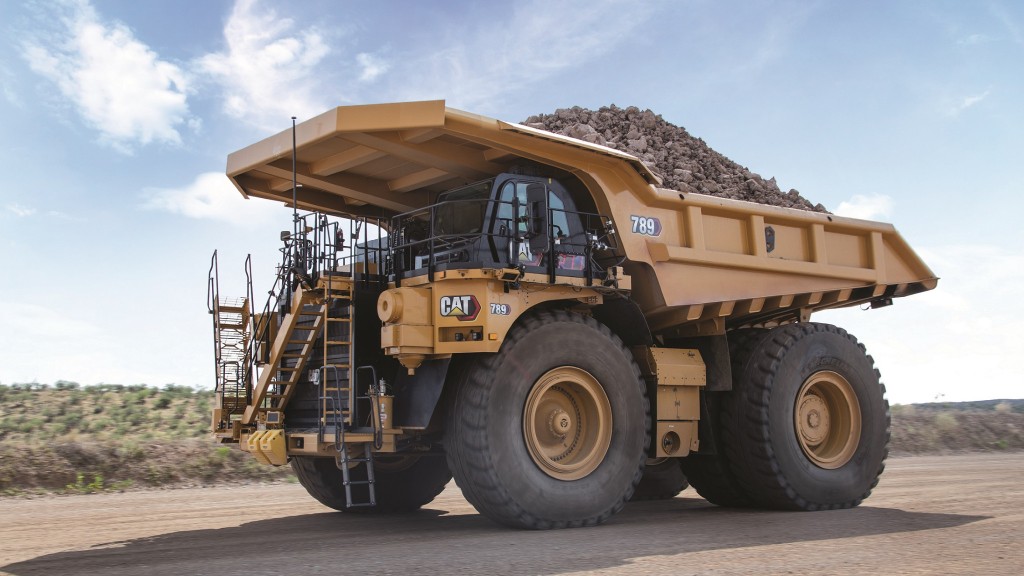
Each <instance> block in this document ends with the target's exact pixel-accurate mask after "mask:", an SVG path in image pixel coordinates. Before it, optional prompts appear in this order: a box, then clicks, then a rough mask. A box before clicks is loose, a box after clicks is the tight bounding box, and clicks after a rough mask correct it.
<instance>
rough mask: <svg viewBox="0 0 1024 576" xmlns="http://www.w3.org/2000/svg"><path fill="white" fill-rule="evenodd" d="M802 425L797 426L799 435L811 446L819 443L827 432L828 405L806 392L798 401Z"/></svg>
mask: <svg viewBox="0 0 1024 576" xmlns="http://www.w3.org/2000/svg"><path fill="white" fill-rule="evenodd" d="M798 418H800V419H801V420H802V421H803V422H804V425H803V426H801V427H800V428H799V430H800V434H801V436H803V439H804V441H806V442H807V443H808V444H809V445H811V446H817V445H819V444H821V442H822V440H824V439H825V438H826V437H827V436H828V433H829V415H828V407H827V406H825V402H824V401H823V400H822V399H821V398H819V397H817V396H814V395H812V394H808V395H807V396H805V397H804V399H803V400H802V401H801V402H800V408H799V415H798Z"/></svg>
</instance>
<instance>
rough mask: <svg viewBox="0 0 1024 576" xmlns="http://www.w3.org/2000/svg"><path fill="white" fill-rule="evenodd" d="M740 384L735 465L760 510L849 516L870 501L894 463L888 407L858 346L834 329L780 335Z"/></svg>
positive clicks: (731, 449)
mask: <svg viewBox="0 0 1024 576" xmlns="http://www.w3.org/2000/svg"><path fill="white" fill-rule="evenodd" d="M734 376H735V377H736V382H735V383H736V388H735V389H734V391H733V399H732V400H733V402H732V406H731V410H730V411H729V418H730V421H729V422H726V423H724V426H725V427H727V428H730V429H731V433H730V434H727V435H726V437H725V448H726V454H727V460H728V462H729V465H730V467H731V469H732V471H733V473H734V474H735V475H736V478H737V479H738V480H739V481H740V483H741V485H742V487H743V489H744V491H745V492H746V493H747V494H749V495H750V496H751V498H752V499H753V500H754V501H755V502H756V503H757V504H758V505H760V506H763V507H767V508H777V509H792V510H827V509H835V508H849V507H851V506H856V505H858V504H859V503H860V502H861V501H862V500H864V498H866V497H867V496H868V495H869V494H870V493H871V490H872V488H874V486H875V485H876V484H877V483H878V478H879V475H880V474H881V473H882V470H883V468H884V467H885V458H886V456H887V455H888V443H889V405H888V402H886V400H885V388H884V387H883V386H882V385H881V383H880V382H879V376H878V371H877V370H875V368H874V362H873V360H872V359H871V357H870V356H868V355H867V354H866V353H865V351H864V347H863V346H861V345H860V344H859V343H858V342H857V340H856V338H854V337H853V336H851V335H849V334H847V333H846V331H844V330H842V329H840V328H837V327H835V326H831V325H828V324H815V323H801V324H789V325H786V326H781V327H779V328H776V329H774V330H772V331H771V332H770V333H769V334H768V336H767V337H766V338H763V339H761V340H760V341H759V342H758V344H757V347H756V349H755V350H754V351H753V352H752V356H751V361H750V362H748V363H747V364H746V366H745V367H744V370H743V371H742V372H740V373H739V374H736V375H734Z"/></svg>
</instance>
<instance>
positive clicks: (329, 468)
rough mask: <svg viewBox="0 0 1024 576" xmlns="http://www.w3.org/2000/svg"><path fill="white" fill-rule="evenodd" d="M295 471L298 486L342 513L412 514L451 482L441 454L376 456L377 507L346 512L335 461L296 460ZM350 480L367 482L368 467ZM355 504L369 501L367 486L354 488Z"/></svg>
mask: <svg viewBox="0 0 1024 576" xmlns="http://www.w3.org/2000/svg"><path fill="white" fill-rule="evenodd" d="M291 465H292V470H293V471H294V472H295V476H296V477H297V478H298V479H299V484H302V487H303V488H305V489H306V492H309V495H310V496H312V497H313V498H316V499H317V500H318V501H319V502H320V503H321V504H323V505H324V506H328V507H330V508H334V509H335V510H339V511H341V512H362V513H370V514H372V513H392V512H412V511H414V510H417V509H419V508H420V507H421V506H424V505H426V504H428V503H429V502H430V501H431V500H433V499H434V498H435V497H436V496H437V495H438V494H440V493H441V491H442V490H444V487H445V484H447V483H448V481H449V480H451V479H452V475H451V472H449V471H448V465H447V463H446V462H445V459H444V456H442V455H440V454H429V453H427V454H401V455H387V454H379V455H375V456H374V466H373V473H374V480H375V482H374V492H375V494H376V497H377V505H376V506H372V507H366V508H362V507H360V508H347V507H346V501H345V486H344V484H343V482H344V478H343V476H342V473H341V470H339V469H338V466H337V464H336V461H335V459H334V458H314V457H312V456H294V457H292V461H291ZM349 473H350V477H351V478H353V479H356V480H365V479H366V464H365V463H361V464H359V465H357V466H354V467H353V468H352V469H351V470H350V471H349ZM352 496H353V500H354V501H357V502H367V501H369V496H370V495H369V488H367V486H366V485H365V484H359V485H355V486H353V487H352Z"/></svg>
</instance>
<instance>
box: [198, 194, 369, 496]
mask: <svg viewBox="0 0 1024 576" xmlns="http://www.w3.org/2000/svg"><path fill="white" fill-rule="evenodd" d="M362 224H365V220H364V221H363V222H360V223H355V224H354V225H353V226H352V227H351V229H350V234H351V238H352V239H353V241H355V240H357V239H358V238H359V230H360V228H361V225H362ZM377 226H378V227H380V222H377ZM282 240H284V243H285V245H284V247H283V248H282V249H281V252H282V255H283V257H282V262H281V264H280V266H279V267H278V275H277V279H276V281H275V284H274V286H273V288H272V289H271V290H270V292H269V294H270V297H269V299H268V300H267V303H266V305H265V306H264V308H263V310H262V313H259V314H255V313H254V312H253V310H252V309H251V301H252V297H251V294H252V279H251V273H250V263H249V261H248V260H247V261H246V276H247V282H248V294H249V295H250V296H249V298H247V299H242V300H241V301H238V302H232V303H230V304H227V303H225V304H220V303H218V304H211V313H213V310H214V309H217V310H220V311H221V313H220V314H216V313H215V314H214V316H215V320H214V323H215V335H214V338H215V341H216V343H217V369H218V390H225V391H230V392H226V393H221V394H219V395H218V396H219V397H223V398H224V399H225V400H224V401H223V404H222V405H223V407H224V409H223V411H222V412H221V413H219V418H220V419H219V421H217V417H218V413H215V426H214V431H215V432H217V433H218V436H220V437H221V439H222V440H224V441H232V440H233V441H238V440H239V437H240V435H242V434H245V433H247V432H245V431H249V430H254V431H259V430H270V429H275V428H278V429H280V428H284V426H285V412H286V409H287V411H288V422H287V424H288V430H289V431H290V432H292V433H294V432H304V433H311V432H312V431H313V428H312V427H313V426H315V430H316V438H317V441H318V443H319V444H320V445H324V444H326V445H333V447H334V448H335V450H336V460H337V464H338V467H339V468H340V469H341V471H342V476H343V482H344V486H345V493H346V500H347V504H348V506H349V507H358V506H373V505H375V503H376V494H375V489H374V472H373V452H374V450H375V449H379V448H380V447H381V438H382V432H381V430H380V428H381V424H380V423H378V422H376V421H375V420H374V418H373V417H372V406H373V402H372V400H371V398H370V391H369V389H368V387H367V385H366V384H363V385H362V388H363V389H362V390H361V389H360V386H359V384H358V383H357V381H356V380H357V379H356V377H355V376H356V372H357V371H356V369H355V368H356V367H357V366H356V365H355V358H356V356H355V340H356V338H355V335H356V332H357V330H356V329H355V306H354V305H353V302H354V301H355V299H356V291H357V290H356V287H357V285H364V284H365V285H366V286H370V285H374V286H377V289H379V282H380V277H379V276H377V275H376V274H375V273H374V274H371V268H377V269H379V267H380V266H381V262H382V258H381V254H382V253H383V250H382V248H381V246H382V245H383V242H382V240H381V237H380V236H379V235H378V240H377V243H376V245H377V247H375V248H373V251H372V252H371V251H370V249H369V248H368V247H367V244H368V243H364V245H363V247H362V250H363V253H362V255H361V258H362V262H361V263H356V262H355V258H354V257H352V256H349V257H347V258H338V256H337V254H338V252H339V250H340V249H341V248H342V246H343V243H344V239H343V236H342V235H340V234H339V233H338V224H337V223H328V222H327V219H326V218H324V217H323V216H322V215H319V214H310V215H308V216H306V217H304V218H299V219H297V221H296V226H295V232H293V233H290V234H289V233H283V234H282ZM346 259H347V260H348V263H347V264H344V265H343V264H342V261H343V260H346ZM371 261H372V263H371ZM377 271H378V270H376V269H374V270H373V272H377ZM216 275H217V274H216V252H215V253H214V262H213V264H212V265H211V280H210V282H211V288H210V290H211V293H212V294H214V295H216V293H217V291H218V287H217V283H218V280H217V278H216ZM371 278H373V279H374V280H373V281H372V282H371ZM377 289H375V290H371V291H370V292H368V293H367V294H366V295H364V296H365V297H366V298H370V297H371V294H372V297H373V298H375V297H376V290H377ZM211 298H213V300H214V301H216V300H217V297H216V296H211ZM220 374H224V376H223V377H221V376H220ZM372 379H375V376H374V377H373V378H372ZM222 382H223V385H222V384H221V383H222ZM290 403H291V405H292V406H291V408H290V409H289V404H290ZM314 404H315V409H314ZM314 413H315V416H316V422H315V424H314V423H313V421H312V417H313V415H314ZM307 431H308V432H307ZM346 432H348V433H350V434H352V436H353V438H352V440H355V442H354V443H351V444H352V445H351V446H350V442H347V441H346V437H345V435H346ZM256 433H258V432H253V434H256ZM251 438H252V436H250V439H251ZM366 439H370V441H369V442H367V441H366ZM353 472H356V473H357V474H358V475H359V476H360V478H359V479H356V478H355V477H354V476H353V475H352V474H353ZM363 485H365V486H366V489H365V490H359V491H357V494H355V495H354V494H353V491H352V488H353V487H359V486H363Z"/></svg>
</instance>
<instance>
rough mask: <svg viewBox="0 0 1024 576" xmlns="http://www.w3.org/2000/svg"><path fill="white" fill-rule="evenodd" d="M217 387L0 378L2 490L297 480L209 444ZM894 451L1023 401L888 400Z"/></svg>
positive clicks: (940, 440)
mask: <svg viewBox="0 0 1024 576" xmlns="http://www.w3.org/2000/svg"><path fill="white" fill-rule="evenodd" d="M212 399H213V393H212V392H210V391H208V390H199V391H196V390H193V389H191V388H189V387H184V386H174V385H169V386H165V387H163V388H152V387H147V386H143V385H134V386H122V385H116V384H101V385H97V386H79V385H78V384H76V383H74V382H57V383H56V384H54V385H53V386H49V385H45V384H35V383H33V384H11V385H4V384H0V495H7V496H10V495H20V494H32V493H38V492H96V491H102V490H111V489H114V490H120V489H126V488H145V487H161V486H174V485H190V484H220V483H249V482H257V481H269V480H287V481H293V480H294V477H293V476H292V475H291V473H290V472H291V471H290V469H289V468H288V467H282V468H273V467H270V466H262V465H259V464H257V463H256V461H255V460H254V459H253V458H252V457H250V456H249V455H248V454H245V453H243V452H242V451H240V450H239V449H238V448H237V447H235V446H222V445H218V444H216V443H215V442H213V441H212V440H211V439H210V437H209V435H208V433H207V426H208V418H209V414H210V405H211V402H212ZM892 417H893V424H892V446H891V451H892V453H893V454H896V455H907V454H936V453H952V452H964V451H1004V450H1021V449H1024V400H991V401H984V402H963V403H948V402H946V403H936V404H915V405H906V406H893V409H892Z"/></svg>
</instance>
